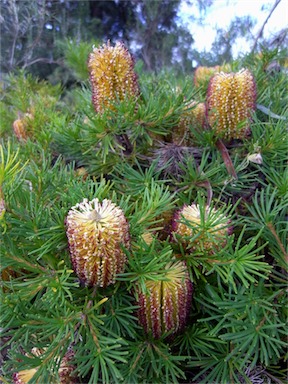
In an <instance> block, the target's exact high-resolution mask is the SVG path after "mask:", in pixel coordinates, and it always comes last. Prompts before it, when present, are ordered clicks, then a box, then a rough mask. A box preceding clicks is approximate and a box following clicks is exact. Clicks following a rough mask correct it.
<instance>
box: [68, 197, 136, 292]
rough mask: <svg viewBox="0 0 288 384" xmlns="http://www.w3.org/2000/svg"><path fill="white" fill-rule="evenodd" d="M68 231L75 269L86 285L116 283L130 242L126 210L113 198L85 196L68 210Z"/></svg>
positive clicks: (103, 285) (101, 285)
mask: <svg viewBox="0 0 288 384" xmlns="http://www.w3.org/2000/svg"><path fill="white" fill-rule="evenodd" d="M66 234H67V238H68V243H69V250H70V256H71V261H72V264H73V268H74V271H75V272H76V274H77V275H78V277H79V279H80V281H81V282H82V283H83V284H85V285H86V286H100V287H106V286H107V285H110V284H113V283H115V278H116V274H118V273H121V272H123V271H124V268H125V263H126V255H125V253H124V251H123V249H122V246H124V247H126V248H128V247H129V246H130V239H129V224H128V222H127V220H126V218H125V216H124V213H123V211H122V210H121V209H120V208H119V207H117V206H116V205H115V204H114V203H112V202H111V201H110V200H107V199H105V200H103V202H102V203H101V202H100V201H99V200H98V199H97V198H96V199H93V200H92V201H88V200H87V199H84V200H83V201H82V203H79V204H76V205H75V206H74V207H72V208H71V210H70V211H69V212H68V215H67V218H66Z"/></svg>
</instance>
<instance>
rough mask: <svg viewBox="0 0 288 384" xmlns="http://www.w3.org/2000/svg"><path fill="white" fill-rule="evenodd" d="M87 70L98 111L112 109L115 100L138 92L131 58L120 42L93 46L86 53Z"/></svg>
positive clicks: (121, 99)
mask: <svg viewBox="0 0 288 384" xmlns="http://www.w3.org/2000/svg"><path fill="white" fill-rule="evenodd" d="M88 70H89V72H90V81H91V85H92V101H93V105H94V107H95V110H96V111H97V112H98V113H103V112H105V110H106V109H113V103H115V101H123V100H124V99H125V98H126V97H129V98H130V97H136V96H138V94H139V87H138V81H137V75H136V73H135V71H134V59H133V57H132V56H131V54H130V53H129V51H128V49H127V48H126V47H125V45H124V44H123V43H121V42H117V43H116V44H115V46H114V47H113V46H111V45H110V43H109V41H108V43H107V44H104V45H103V46H101V47H99V48H94V50H93V52H92V53H91V54H90V56H89V60H88Z"/></svg>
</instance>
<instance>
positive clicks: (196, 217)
mask: <svg viewBox="0 0 288 384" xmlns="http://www.w3.org/2000/svg"><path fill="white" fill-rule="evenodd" d="M231 232H232V227H231V225H230V219H229V218H227V217H226V216H225V215H224V214H222V213H219V212H218V211H217V210H216V209H215V208H209V207H205V209H204V210H201V209H200V207H199V205H197V204H191V205H185V206H184V207H183V208H181V209H180V210H178V211H177V212H176V213H175V216H174V219H173V221H172V235H173V238H174V239H176V241H177V242H180V243H181V244H182V245H183V246H184V248H186V249H187V250H189V251H195V250H196V251H202V252H203V251H204V252H208V253H211V254H213V253H214V252H215V251H217V250H219V249H220V248H223V246H225V244H226V242H227V235H229V234H231Z"/></svg>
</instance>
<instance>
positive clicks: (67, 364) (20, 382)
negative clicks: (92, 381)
mask: <svg viewBox="0 0 288 384" xmlns="http://www.w3.org/2000/svg"><path fill="white" fill-rule="evenodd" d="M31 352H32V354H33V355H34V356H37V357H41V355H43V353H44V352H45V348H44V349H39V348H33V349H32V351H31ZM72 357H73V352H72V351H68V352H67V353H66V354H65V356H64V357H63V359H62V360H61V363H60V367H59V370H58V374H59V380H57V381H56V380H53V381H51V383H55V384H56V383H57V384H76V383H78V382H79V380H78V378H77V377H76V376H75V374H74V373H73V371H74V370H75V366H74V365H72V364H71V358H72ZM37 370H38V368H37V367H36V368H30V369H24V370H22V371H19V372H16V373H14V374H13V383H14V384H27V383H29V382H30V380H31V379H32V378H33V376H34V375H35V373H36V372H37ZM37 383H39V384H42V382H41V381H40V379H38V380H37Z"/></svg>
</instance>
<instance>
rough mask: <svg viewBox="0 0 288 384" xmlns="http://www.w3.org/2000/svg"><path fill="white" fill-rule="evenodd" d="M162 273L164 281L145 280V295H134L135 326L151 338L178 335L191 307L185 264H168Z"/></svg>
mask: <svg viewBox="0 0 288 384" xmlns="http://www.w3.org/2000/svg"><path fill="white" fill-rule="evenodd" d="M166 269H167V273H166V275H165V280H158V281H156V280H147V281H146V283H145V286H146V289H147V292H141V291H140V290H139V292H138V305H139V310H138V319H139V323H140V324H141V325H142V326H143V328H144V330H145V332H146V333H151V334H152V335H153V337H154V338H159V337H161V336H162V335H163V334H164V333H167V332H171V334H174V333H176V332H178V331H181V330H182V329H183V327H184V326H185V325H186V322H187V318H188V314H189V310H190V307H191V299H192V291H193V286H192V282H191V281H190V279H189V273H188V270H187V267H186V264H185V263H184V262H182V261H177V262H174V263H173V262H171V263H168V264H167V266H166Z"/></svg>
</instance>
